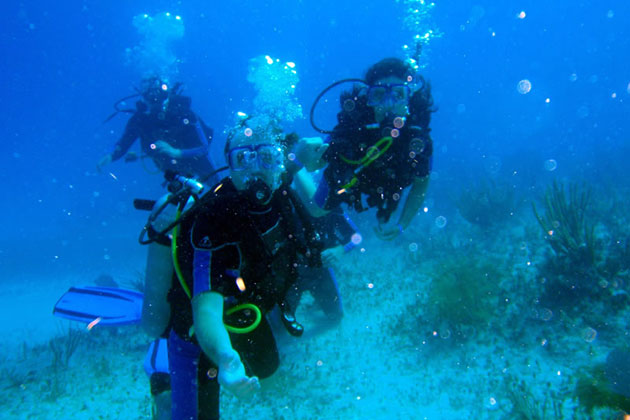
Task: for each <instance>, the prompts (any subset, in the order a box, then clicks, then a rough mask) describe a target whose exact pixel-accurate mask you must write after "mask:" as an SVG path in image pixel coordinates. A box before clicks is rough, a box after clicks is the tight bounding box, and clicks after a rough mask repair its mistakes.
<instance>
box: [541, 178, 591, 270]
mask: <svg viewBox="0 0 630 420" xmlns="http://www.w3.org/2000/svg"><path fill="white" fill-rule="evenodd" d="M590 199H591V191H590V189H588V188H586V187H578V185H577V184H571V185H570V186H569V187H568V196H567V191H565V187H564V185H563V184H559V183H557V182H554V183H553V185H552V186H551V187H549V188H547V191H546V192H545V197H544V208H545V213H544V214H543V215H540V214H539V213H538V210H537V209H536V205H535V204H532V208H533V211H534V215H535V216H536V219H537V220H538V223H539V224H540V227H541V228H542V230H543V232H544V234H545V239H546V240H547V241H548V243H549V245H550V246H551V248H552V249H553V251H554V253H555V255H556V256H557V257H560V258H565V259H568V261H569V262H570V263H571V264H577V265H579V266H586V267H595V264H596V262H597V257H598V249H597V247H596V243H595V235H594V229H595V225H594V223H592V222H590V221H589V220H588V218H587V215H586V210H587V207H588V205H589V202H590Z"/></svg>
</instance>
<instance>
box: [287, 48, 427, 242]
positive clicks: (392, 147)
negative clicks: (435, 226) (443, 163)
mask: <svg viewBox="0 0 630 420" xmlns="http://www.w3.org/2000/svg"><path fill="white" fill-rule="evenodd" d="M346 82H357V83H355V84H354V86H353V88H352V90H351V91H346V92H343V93H342V94H341V97H340V103H341V107H342V109H341V111H340V112H339V113H338V114H337V119H338V124H337V126H335V128H334V129H333V130H332V131H326V130H322V129H320V128H319V127H317V126H316V124H315V122H314V117H313V115H314V110H315V107H316V105H317V103H318V101H319V99H320V98H321V97H322V96H323V95H324V94H325V93H326V92H328V91H329V90H330V89H331V88H333V87H335V86H337V85H339V84H341V83H346ZM434 111H435V109H434V108H433V98H432V96H431V86H430V84H429V83H428V82H425V80H424V79H423V78H422V77H421V76H420V75H416V74H415V72H414V71H413V69H412V67H411V66H410V65H409V64H407V63H406V62H405V61H403V60H400V59H397V58H386V59H383V60H381V61H379V62H378V63H376V64H374V65H373V66H371V67H370V68H369V69H368V71H367V73H366V76H365V80H361V79H345V80H342V81H339V82H336V83H334V84H332V85H331V86H329V87H328V88H326V89H325V90H324V91H323V92H322V93H321V94H320V95H319V96H318V97H317V99H316V100H315V102H314V104H313V107H312V109H311V124H312V125H313V127H314V128H315V129H316V130H318V131H320V132H322V133H325V134H329V137H328V139H327V140H326V141H323V140H322V139H321V138H319V137H316V138H304V139H301V141H300V142H299V143H298V144H297V145H296V147H295V148H294V153H293V155H292V156H294V157H295V159H294V161H295V162H296V163H298V164H301V165H303V166H304V168H305V169H306V170H308V171H309V172H312V171H315V170H318V169H322V168H324V167H325V169H324V175H323V179H322V181H321V182H320V183H319V185H318V186H315V185H314V183H313V182H312V180H311V179H310V177H308V176H305V175H304V173H303V172H304V171H301V172H298V173H297V174H296V178H295V180H296V184H297V185H298V190H299V191H300V195H301V196H302V197H303V198H305V202H306V203H309V204H310V207H309V211H311V213H312V214H313V215H316V216H321V215H322V214H325V212H326V211H329V210H331V209H334V208H336V207H337V206H339V205H340V204H341V203H346V204H347V205H348V206H349V207H352V208H354V209H355V210H356V211H363V210H366V209H367V208H376V209H377V212H376V217H377V220H378V226H377V227H376V228H375V232H376V234H377V236H379V238H381V239H384V240H392V239H394V238H396V237H397V236H398V235H399V234H401V233H402V232H403V231H404V229H406V228H407V227H408V226H409V224H410V223H411V221H412V220H413V218H414V217H415V215H416V214H417V212H418V210H419V209H420V207H421V206H422V203H423V201H424V196H425V193H426V190H427V188H428V184H429V173H430V171H431V160H432V153H433V143H432V140H431V137H430V131H431V129H430V128H429V124H430V121H431V113H432V112H434ZM407 187H410V188H409V193H408V194H407V198H406V200H405V203H404V205H403V208H402V211H401V212H400V216H399V217H398V221H397V222H396V223H395V224H392V223H388V222H389V221H390V218H391V215H392V213H393V212H394V211H395V210H396V209H397V207H398V205H399V203H400V200H401V199H402V195H403V192H404V190H405V189H407Z"/></svg>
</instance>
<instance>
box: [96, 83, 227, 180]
mask: <svg viewBox="0 0 630 420" xmlns="http://www.w3.org/2000/svg"><path fill="white" fill-rule="evenodd" d="M179 86H180V85H179V84H176V85H174V86H173V87H170V86H169V85H168V84H167V83H166V82H164V81H163V80H161V79H159V78H157V77H151V78H148V79H145V80H144V81H143V88H142V90H141V95H142V100H140V101H138V102H137V103H136V110H135V112H134V113H133V115H132V116H131V118H130V119H129V121H128V122H127V125H126V127H125V131H124V133H123V135H122V136H121V138H120V139H119V140H118V142H117V143H116V145H115V146H114V150H113V151H112V152H111V153H108V154H107V155H105V156H104V157H103V158H102V159H101V160H100V161H99V163H98V165H97V168H98V169H99V170H101V169H102V168H103V167H104V166H105V165H108V164H109V163H111V162H114V161H116V160H118V159H120V158H122V157H123V156H125V154H127V160H133V159H134V158H135V156H134V155H132V154H131V153H127V152H128V150H129V148H130V147H131V146H132V145H133V143H134V142H135V141H136V140H137V139H140V148H141V150H142V155H143V156H142V157H150V158H151V159H152V160H153V162H154V163H155V165H156V166H157V167H158V168H159V169H160V170H161V171H163V172H166V171H167V170H170V171H173V172H177V173H180V174H183V175H186V176H195V177H198V178H200V179H204V178H206V177H208V176H210V174H212V173H213V172H214V171H215V169H216V168H215V167H214V165H213V163H212V161H211V159H210V158H209V155H208V150H209V144H210V142H211V141H212V136H213V131H212V129H211V128H210V127H208V126H207V125H206V124H205V123H204V122H203V121H202V120H201V118H200V117H199V116H197V115H196V114H195V113H194V112H193V111H192V110H191V108H190V103H191V99H190V98H189V97H188V96H183V95H180V94H179V93H178V90H179Z"/></svg>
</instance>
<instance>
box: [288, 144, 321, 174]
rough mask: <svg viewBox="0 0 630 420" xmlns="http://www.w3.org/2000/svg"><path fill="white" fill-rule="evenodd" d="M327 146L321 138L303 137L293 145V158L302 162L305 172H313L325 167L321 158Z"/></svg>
mask: <svg viewBox="0 0 630 420" xmlns="http://www.w3.org/2000/svg"><path fill="white" fill-rule="evenodd" d="M328 146H329V145H328V144H327V143H324V140H322V138H321V137H303V138H301V139H300V140H299V141H298V143H297V144H296V145H295V157H297V159H298V160H299V161H300V162H302V164H303V165H304V167H305V168H306V170H307V171H309V172H313V171H316V170H318V169H321V168H323V167H324V166H326V161H325V160H324V159H322V156H323V155H324V152H326V150H327V149H328Z"/></svg>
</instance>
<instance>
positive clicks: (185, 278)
mask: <svg viewBox="0 0 630 420" xmlns="http://www.w3.org/2000/svg"><path fill="white" fill-rule="evenodd" d="M280 135H281V132H279V131H278V130H277V129H275V128H274V127H273V125H270V124H269V120H268V119H265V118H263V117H254V118H250V119H247V120H244V121H243V122H242V123H241V124H240V125H239V126H237V127H236V128H235V129H233V130H232V132H231V133H230V134H229V135H228V140H227V142H226V146H225V156H226V160H227V162H228V164H229V168H230V175H229V176H228V177H226V178H224V179H223V180H222V181H221V182H220V183H219V184H217V185H216V186H214V187H213V188H212V189H211V190H210V191H208V192H207V193H206V194H204V195H203V196H201V197H200V198H199V199H198V200H197V201H196V202H195V203H194V204H192V205H191V206H190V207H189V208H188V210H185V211H184V212H183V213H182V214H181V216H180V217H179V219H178V224H177V226H176V227H175V229H174V230H173V232H172V233H173V234H172V238H173V239H172V241H173V243H172V249H173V252H174V255H175V258H174V262H175V263H174V268H175V272H176V273H177V275H176V279H173V281H172V282H169V283H168V286H164V287H163V288H162V290H164V289H165V288H167V287H170V291H169V292H168V301H169V303H170V314H171V316H170V324H171V329H170V334H169V338H168V360H169V370H170V372H171V373H170V382H171V390H172V391H171V392H172V415H173V420H180V419H215V418H219V389H220V387H225V388H226V389H227V390H228V391H230V392H232V393H234V394H235V395H236V396H237V397H242V398H248V397H251V396H252V395H253V394H254V393H255V392H256V391H257V389H258V388H259V387H260V384H259V378H265V377H268V376H270V375H271V374H273V373H274V372H275V370H276V369H277V367H278V364H279V355H278V351H277V347H276V342H275V339H274V337H273V334H272V330H271V326H270V325H269V323H268V321H267V319H266V318H265V314H266V313H268V312H269V311H270V310H271V309H272V308H274V307H276V306H278V307H279V308H280V310H281V312H282V319H283V323H284V325H285V327H286V328H287V331H288V332H289V333H290V334H292V335H294V336H300V335H301V334H302V332H303V328H302V326H301V325H300V324H299V323H298V322H297V321H296V320H295V317H294V315H293V313H294V310H295V308H292V307H290V306H289V303H288V302H287V300H286V296H287V293H288V291H289V290H291V289H292V288H295V285H296V281H297V275H298V271H297V268H298V266H299V264H300V260H299V259H298V253H301V254H302V256H303V258H311V259H315V260H317V259H319V258H320V257H319V253H318V251H317V249H316V248H317V247H316V246H315V245H311V244H312V243H313V242H312V241H310V240H308V239H307V238H311V239H312V238H313V235H314V233H313V232H312V231H310V229H308V228H307V226H305V225H304V224H303V223H302V224H301V228H298V225H299V224H300V222H299V221H298V220H297V218H298V216H297V212H298V210H297V209H296V206H298V205H299V204H297V201H298V200H295V199H294V198H293V194H292V193H291V192H290V189H289V188H288V185H289V183H290V182H289V180H287V178H286V172H285V168H284V152H283V150H282V147H281V143H280ZM311 264H314V265H315V264H317V263H316V262H311ZM155 287H157V288H158V289H160V286H159V285H158V286H155ZM148 304H149V305H150V303H148Z"/></svg>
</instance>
